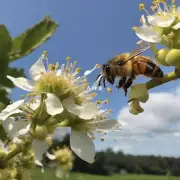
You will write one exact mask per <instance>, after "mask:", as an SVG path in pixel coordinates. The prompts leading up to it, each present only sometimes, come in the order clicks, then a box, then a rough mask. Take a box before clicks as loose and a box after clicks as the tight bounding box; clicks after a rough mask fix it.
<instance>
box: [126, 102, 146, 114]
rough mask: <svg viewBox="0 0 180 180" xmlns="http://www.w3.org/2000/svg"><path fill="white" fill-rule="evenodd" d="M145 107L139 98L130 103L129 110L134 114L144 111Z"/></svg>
mask: <svg viewBox="0 0 180 180" xmlns="http://www.w3.org/2000/svg"><path fill="white" fill-rule="evenodd" d="M143 111H144V109H143V108H142V107H141V106H140V103H139V101H138V100H137V99H134V100H133V101H131V102H130V103H129V112H130V113H131V114H134V115H138V114H139V113H142V112H143Z"/></svg>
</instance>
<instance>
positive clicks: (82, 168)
mask: <svg viewBox="0 0 180 180" xmlns="http://www.w3.org/2000/svg"><path fill="white" fill-rule="evenodd" d="M64 145H65V146H68V147H69V148H70V146H69V136H66V137H65V138H64V140H63V142H59V141H57V140H54V141H53V144H52V146H51V147H50V148H49V151H51V150H53V149H55V148H56V147H63V146H64ZM74 157H75V158H74V163H73V169H72V171H74V172H82V173H89V174H97V175H113V174H118V173H121V174H126V173H130V174H132V173H133V174H153V175H172V176H180V158H175V157H162V156H152V155H147V156H145V155H143V156H142V155H130V154H124V153H123V152H122V151H119V152H114V151H113V150H112V149H110V148H109V149H107V150H105V151H100V152H97V153H96V157H95V162H94V163H93V164H89V163H87V162H85V161H83V160H82V159H80V158H78V157H77V156H76V155H75V154H74ZM44 161H45V162H46V163H48V160H47V159H46V158H45V160H44Z"/></svg>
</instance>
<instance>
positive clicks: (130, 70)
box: [99, 51, 164, 95]
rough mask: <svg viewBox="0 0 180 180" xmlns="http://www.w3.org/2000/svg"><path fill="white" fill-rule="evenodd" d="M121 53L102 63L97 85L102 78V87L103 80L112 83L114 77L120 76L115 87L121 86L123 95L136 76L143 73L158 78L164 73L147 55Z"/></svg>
mask: <svg viewBox="0 0 180 180" xmlns="http://www.w3.org/2000/svg"><path fill="white" fill-rule="evenodd" d="M142 52H143V51H141V52H139V53H137V54H135V55H134V54H130V53H122V54H120V55H118V56H115V57H113V58H112V59H110V60H109V61H108V62H107V64H103V66H102V72H101V74H100V75H99V76H101V78H100V79H99V85H100V82H101V79H102V78H103V83H104V87H105V86H106V85H105V80H106V81H107V82H109V83H110V84H112V85H113V84H114V82H115V79H116V78H117V77H118V78H120V80H119V83H118V86H117V88H118V89H119V88H123V89H124V91H125V95H126V94H127V89H128V88H129V87H130V86H131V85H132V83H133V80H134V79H135V78H136V76H139V75H143V76H147V77H149V78H153V79H157V80H160V79H161V78H162V77H163V76H164V73H163V71H162V70H161V69H160V67H159V66H158V65H157V64H156V63H154V61H152V59H151V58H150V57H148V56H141V55H140V54H141V53H142Z"/></svg>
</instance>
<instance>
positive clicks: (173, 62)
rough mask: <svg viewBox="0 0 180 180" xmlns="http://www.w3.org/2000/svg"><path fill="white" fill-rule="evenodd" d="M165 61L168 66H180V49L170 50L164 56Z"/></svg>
mask: <svg viewBox="0 0 180 180" xmlns="http://www.w3.org/2000/svg"><path fill="white" fill-rule="evenodd" d="M166 63H167V64H169V65H170V66H180V50H178V49H172V50H170V52H169V53H168V54H167V56H166Z"/></svg>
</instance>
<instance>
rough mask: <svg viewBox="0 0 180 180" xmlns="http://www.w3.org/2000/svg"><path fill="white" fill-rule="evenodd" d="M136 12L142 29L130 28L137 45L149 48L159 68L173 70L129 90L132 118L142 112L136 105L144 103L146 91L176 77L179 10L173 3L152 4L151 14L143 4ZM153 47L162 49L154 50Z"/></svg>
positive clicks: (179, 56)
mask: <svg viewBox="0 0 180 180" xmlns="http://www.w3.org/2000/svg"><path fill="white" fill-rule="evenodd" d="M139 9H140V11H144V12H145V14H143V15H142V16H141V18H140V22H141V23H142V26H140V27H133V30H134V31H135V33H136V35H137V36H138V37H139V38H140V39H141V41H146V42H148V43H149V44H150V46H151V49H152V51H153V53H154V56H155V59H154V61H156V62H157V63H158V64H159V65H162V66H173V67H174V68H175V71H173V72H171V73H169V74H167V75H165V76H164V77H163V78H162V79H160V80H150V81H149V82H146V83H145V84H141V85H135V86H134V87H133V86H132V88H131V92H130V99H129V105H130V112H131V113H132V114H135V115H137V114H139V113H141V112H143V111H144V110H143V108H142V107H141V106H140V102H143V103H144V102H145V101H147V99H148V89H151V88H153V87H156V86H159V85H161V84H163V83H166V82H169V81H171V80H175V79H177V78H179V77H180V76H179V72H180V70H179V69H180V7H177V6H176V4H175V0H171V1H169V2H167V1H166V0H154V1H153V2H152V6H151V11H152V12H151V13H150V12H148V10H147V8H145V5H144V4H140V5H139ZM141 41H140V42H141ZM156 44H160V45H163V46H165V48H161V49H157V48H156V47H155V45H156Z"/></svg>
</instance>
